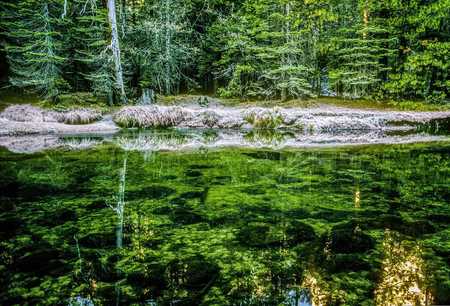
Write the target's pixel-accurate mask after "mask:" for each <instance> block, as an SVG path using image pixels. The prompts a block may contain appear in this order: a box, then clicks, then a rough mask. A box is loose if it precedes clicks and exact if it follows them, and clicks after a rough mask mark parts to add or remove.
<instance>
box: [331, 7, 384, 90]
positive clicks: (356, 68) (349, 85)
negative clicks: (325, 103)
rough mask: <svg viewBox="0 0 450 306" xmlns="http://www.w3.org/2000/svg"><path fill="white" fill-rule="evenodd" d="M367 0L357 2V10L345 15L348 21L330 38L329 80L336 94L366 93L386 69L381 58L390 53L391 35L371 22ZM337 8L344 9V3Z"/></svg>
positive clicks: (373, 88) (377, 82) (378, 85)
mask: <svg viewBox="0 0 450 306" xmlns="http://www.w3.org/2000/svg"><path fill="white" fill-rule="evenodd" d="M369 1H370V0H363V1H361V2H360V6H359V7H360V9H359V10H358V11H357V12H358V13H359V14H357V15H354V16H349V18H350V19H351V21H350V23H349V24H348V25H346V26H342V27H339V29H340V30H339V31H338V33H337V35H336V37H335V38H334V41H335V48H336V49H335V51H334V54H335V60H334V63H333V68H334V69H332V70H331V71H330V81H331V84H332V86H333V88H334V90H335V91H336V93H337V94H338V95H343V96H346V97H351V98H360V97H365V96H369V95H371V94H373V93H375V92H376V91H377V90H378V89H379V88H380V87H381V86H380V83H381V81H382V78H381V76H382V74H383V73H385V72H386V71H387V70H389V67H388V66H387V65H386V64H385V63H383V62H382V59H383V58H386V57H389V56H390V55H391V54H392V49H391V48H390V47H389V43H390V42H391V39H390V38H389V37H388V31H387V30H386V29H384V28H383V27H382V26H380V25H379V24H377V23H376V22H372V20H371V12H370V8H371V6H370V3H369ZM339 8H345V10H347V8H346V6H340V7H338V9H339ZM344 22H345V21H344ZM344 24H345V23H344Z"/></svg>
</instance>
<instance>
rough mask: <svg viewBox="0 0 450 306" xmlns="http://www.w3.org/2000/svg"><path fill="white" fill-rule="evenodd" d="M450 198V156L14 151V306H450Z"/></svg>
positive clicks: (5, 174)
mask: <svg viewBox="0 0 450 306" xmlns="http://www.w3.org/2000/svg"><path fill="white" fill-rule="evenodd" d="M449 186H450V142H445V141H444V142H432V143H428V144H397V145H372V146H357V147H341V148H304V149H291V150H264V149H242V148H241V149H237V148H234V149H233V148H221V149H213V150H208V149H193V150H189V151H173V152H164V151H159V152H146V153H140V152H133V151H124V150H123V148H121V147H119V146H117V145H115V144H113V143H103V144H100V145H99V146H97V147H94V148H90V149H86V150H81V151H67V150H62V149H53V150H49V151H46V152H40V153H33V154H18V153H11V152H9V151H7V150H6V149H0V201H1V204H0V275H1V277H0V304H1V305H13V304H18V305H25V304H30V305H36V304H43V305H44V304H45V305H129V304H133V305H295V306H305V305H431V304H433V303H434V304H450V238H449V237H450V228H449V222H450V205H449V202H450V188H449Z"/></svg>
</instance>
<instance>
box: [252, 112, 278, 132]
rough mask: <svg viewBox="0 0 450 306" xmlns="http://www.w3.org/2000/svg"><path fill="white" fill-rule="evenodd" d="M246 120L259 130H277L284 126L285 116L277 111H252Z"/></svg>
mask: <svg viewBox="0 0 450 306" xmlns="http://www.w3.org/2000/svg"><path fill="white" fill-rule="evenodd" d="M244 120H245V121H247V122H248V123H250V124H251V125H252V126H253V127H254V128H259V129H276V128H278V127H280V126H281V125H282V124H283V116H282V114H281V113H280V112H279V111H278V110H276V109H251V110H250V111H248V112H247V113H246V114H245V115H244Z"/></svg>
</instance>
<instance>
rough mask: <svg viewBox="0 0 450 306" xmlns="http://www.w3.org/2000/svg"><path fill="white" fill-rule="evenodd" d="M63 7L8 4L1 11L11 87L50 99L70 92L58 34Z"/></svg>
mask: <svg viewBox="0 0 450 306" xmlns="http://www.w3.org/2000/svg"><path fill="white" fill-rule="evenodd" d="M60 8H61V3H60V2H59V1H36V0H28V1H20V2H18V3H5V4H4V7H3V10H2V11H3V13H2V20H3V22H2V23H3V26H4V27H5V28H6V29H7V30H8V32H7V33H6V36H7V41H6V43H5V45H4V49H5V51H6V53H7V58H8V62H9V66H10V73H11V74H10V83H11V85H12V86H14V87H18V88H22V89H25V90H31V91H35V92H38V93H39V94H41V95H43V96H44V97H45V98H47V99H51V100H54V99H56V98H57V96H58V95H59V94H60V93H61V92H62V91H64V90H67V89H68V83H67V82H66V81H65V80H64V79H63V78H62V75H61V66H62V65H63V64H64V62H65V58H64V57H63V55H62V45H61V37H60V36H61V35H60V33H59V32H58V31H57V26H58V19H59V17H60V16H59V14H60V12H61V10H60ZM57 14H58V15H57ZM56 16H57V17H56Z"/></svg>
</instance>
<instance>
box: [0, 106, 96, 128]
mask: <svg viewBox="0 0 450 306" xmlns="http://www.w3.org/2000/svg"><path fill="white" fill-rule="evenodd" d="M0 117H2V118H5V119H8V120H10V121H15V122H60V123H67V124H88V123H92V122H94V121H97V120H100V119H101V118H102V114H101V113H100V112H98V111H96V110H92V109H87V108H81V109H72V110H68V111H62V112H56V111H48V110H45V109H42V108H39V107H35V106H32V105H28V104H24V105H13V106H10V107H8V108H6V109H5V110H4V111H3V112H2V113H1V114H0Z"/></svg>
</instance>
